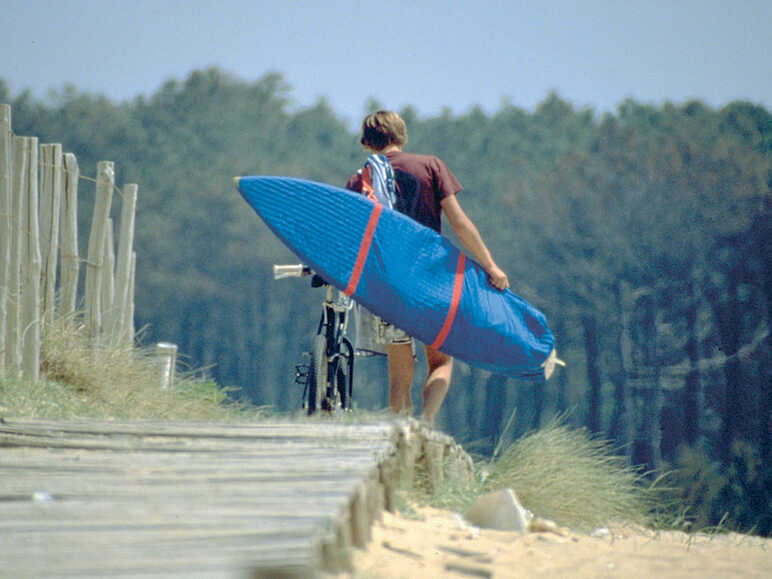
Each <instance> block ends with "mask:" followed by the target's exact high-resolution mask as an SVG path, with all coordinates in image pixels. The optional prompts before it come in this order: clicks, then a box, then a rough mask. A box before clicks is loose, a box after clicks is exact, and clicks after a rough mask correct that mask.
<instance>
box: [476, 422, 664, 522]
mask: <svg viewBox="0 0 772 579" xmlns="http://www.w3.org/2000/svg"><path fill="white" fill-rule="evenodd" d="M486 469H487V471H488V472H489V475H488V476H487V478H486V479H485V482H484V485H483V486H484V489H485V490H486V491H491V490H497V489H502V488H512V489H514V490H515V492H516V493H517V495H518V497H519V498H520V501H521V502H522V503H523V505H524V506H525V507H526V508H527V509H529V510H531V511H532V512H534V513H535V514H537V515H539V516H541V517H546V518H548V519H552V520H554V521H555V522H556V523H558V524H560V525H564V526H568V527H570V528H572V529H575V530H578V531H585V532H587V531H591V530H592V529H594V528H597V527H600V526H605V525H609V524H615V523H616V524H640V525H645V524H649V523H650V522H651V519H650V513H651V511H652V507H653V506H654V494H653V491H652V489H651V486H650V484H648V482H647V481H646V480H645V478H644V477H643V476H642V475H641V473H640V472H639V471H638V470H637V469H634V468H631V467H629V466H628V465H627V464H626V463H625V461H624V459H623V457H621V456H619V455H618V454H616V453H615V452H614V449H613V448H612V447H611V446H610V444H609V443H608V442H605V441H602V440H599V439H597V438H594V437H592V436H590V435H589V433H588V432H587V431H586V430H584V429H575V428H570V427H568V426H566V425H564V424H561V423H560V422H559V421H556V422H553V423H551V424H549V425H547V426H545V427H544V428H542V429H540V430H538V431H535V432H532V433H531V434H528V435H526V436H524V437H523V438H520V439H519V440H516V441H515V442H513V443H512V444H511V445H510V446H509V447H508V448H507V449H506V450H504V451H503V452H502V453H501V455H500V456H499V457H498V458H497V459H496V460H494V461H493V462H491V463H490V464H488V465H487V466H486Z"/></svg>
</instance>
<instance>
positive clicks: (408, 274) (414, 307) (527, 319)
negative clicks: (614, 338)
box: [234, 176, 555, 381]
mask: <svg viewBox="0 0 772 579" xmlns="http://www.w3.org/2000/svg"><path fill="white" fill-rule="evenodd" d="M234 183H235V185H236V188H237V189H238V191H239V193H241V195H242V196H243V198H244V199H245V200H246V201H247V203H249V205H250V206H251V207H252V208H253V209H254V210H255V211H256V212H257V214H258V215H259V216H260V217H261V218H262V219H263V221H265V223H266V224H267V225H268V227H269V228H270V229H271V230H272V231H273V232H274V233H275V234H276V235H277V236H278V237H279V239H281V241H282V242H283V243H284V244H285V245H287V247H288V248H289V249H290V250H292V251H293V252H294V253H295V254H296V255H297V256H298V257H299V258H300V259H301V260H302V261H303V263H305V264H306V265H308V266H309V267H311V268H312V269H313V270H314V271H316V273H318V274H319V275H320V276H322V278H323V279H325V281H327V282H328V283H330V284H332V285H333V286H335V287H337V288H338V289H339V290H341V291H343V292H344V293H346V295H349V296H351V297H353V298H354V299H355V300H356V301H357V302H359V303H360V304H362V305H363V306H365V307H366V308H367V309H369V310H370V311H372V312H373V313H375V314H377V315H379V316H380V317H381V318H383V319H384V320H386V321H388V322H390V323H392V324H394V325H395V326H397V327H398V328H401V329H402V330H404V331H405V332H407V333H408V334H410V335H411V336H413V337H415V338H417V339H418V340H420V341H422V342H424V343H425V344H429V345H431V346H433V347H435V348H437V349H439V350H440V351H442V352H445V353H447V354H449V355H451V356H453V357H455V358H458V359H460V360H463V361H465V362H467V363H468V364H470V365H472V366H477V367H479V368H483V369H485V370H489V371H490V372H493V373H496V374H501V375H504V376H510V377H512V378H518V379H524V380H532V381H541V380H544V364H545V362H546V360H547V358H548V356H549V355H550V352H552V350H553V348H554V345H555V340H554V337H553V335H552V333H551V332H550V330H549V327H548V326H547V321H546V319H545V316H544V315H543V314H542V313H541V312H540V311H539V310H537V309H536V308H534V307H533V306H532V305H531V304H529V303H528V302H526V301H525V300H524V299H522V298H520V297H518V296H517V295H515V294H514V293H512V292H511V291H509V290H506V291H500V290H498V289H496V288H494V287H492V286H491V285H490V284H489V283H488V281H487V275H486V273H485V271H484V270H483V268H482V267H481V266H480V265H479V264H477V263H476V262H475V261H474V260H472V259H471V258H468V257H467V256H466V255H465V254H464V253H463V252H461V251H459V249H458V248H456V246H454V245H453V244H452V243H451V242H450V241H449V240H448V239H446V238H445V237H443V236H442V235H440V234H438V233H437V232H436V231H434V230H432V229H430V228H428V227H424V226H423V225H421V224H420V223H418V222H417V221H415V220H413V219H411V218H409V217H407V216H405V215H403V214H401V213H399V212H397V211H394V210H391V209H389V208H387V207H384V206H383V205H380V204H377V203H374V202H373V201H370V200H369V199H367V198H366V197H364V196H363V195H360V194H358V193H355V192H352V191H348V190H346V189H342V188H339V187H335V186H332V185H328V184H325V183H317V182H314V181H308V180H305V179H297V178H290V177H273V176H254V177H237V178H235V179H234Z"/></svg>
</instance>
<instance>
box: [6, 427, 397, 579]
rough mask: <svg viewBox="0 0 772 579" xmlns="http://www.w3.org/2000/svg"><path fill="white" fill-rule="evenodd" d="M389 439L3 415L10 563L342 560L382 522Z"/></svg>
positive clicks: (116, 566) (168, 566)
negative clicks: (372, 488) (369, 503)
mask: <svg viewBox="0 0 772 579" xmlns="http://www.w3.org/2000/svg"><path fill="white" fill-rule="evenodd" d="M392 439H393V425H392V424H389V423H380V424H365V425H361V426H360V425H347V424H334V423H329V422H328V423H322V422H319V423H314V422H313V421H308V422H304V423H300V424H298V423H289V422H287V423H282V422H275V423H266V424H249V425H245V424H206V423H201V424H190V423H177V424H175V423H152V422H148V423H141V422H140V423H111V422H67V423H59V422H55V421H29V420H28V421H13V420H9V421H8V422H7V423H5V424H0V448H1V449H2V451H1V452H0V471H2V472H3V474H4V476H2V477H0V535H2V536H3V538H4V541H3V546H4V548H3V550H2V551H0V568H3V569H11V570H18V571H19V572H20V574H22V575H24V574H27V575H32V576H36V575H38V574H47V573H50V571H51V570H52V569H55V570H56V574H57V575H61V576H79V577H88V576H104V575H108V574H115V573H121V574H130V575H137V576H164V577H166V576H175V575H180V576H183V575H185V574H186V573H193V574H195V575H196V576H204V575H200V574H199V572H200V571H201V570H205V571H206V572H207V573H211V574H212V575H213V576H233V574H234V573H237V572H240V571H244V570H246V569H251V570H252V572H254V573H257V574H256V575H255V576H260V575H259V573H260V572H268V571H266V570H272V571H270V573H273V572H277V571H276V570H277V569H279V570H280V569H284V570H287V569H289V570H290V571H291V572H292V573H296V574H297V573H300V575H298V576H311V575H313V574H314V573H315V570H318V569H320V568H325V569H328V570H335V569H338V570H341V569H345V568H348V567H349V566H350V554H349V553H348V550H349V547H350V545H351V541H352V539H351V537H352V536H356V537H357V541H358V543H359V544H361V543H362V541H363V540H364V539H363V538H364V537H366V536H367V534H368V533H369V530H368V529H369V525H370V524H371V523H372V520H371V519H368V516H369V513H368V511H367V509H366V508H365V505H364V503H363V502H361V497H362V496H364V495H365V494H366V493H365V492H364V491H363V489H364V488H365V485H364V483H363V481H368V480H371V479H373V477H374V476H375V477H377V471H378V464H379V461H380V460H381V457H383V456H386V455H387V454H388V452H389V451H391V452H394V451H395V446H394V444H393V442H392ZM352 504H356V506H355V507H354V508H355V510H356V511H357V514H356V516H355V517H353V520H354V521H355V523H356V525H357V531H356V533H353V532H352V531H351V528H350V525H351V524H352V517H351V516H350V514H349V512H348V509H349V508H351V505H352ZM341 521H345V522H346V525H348V526H341V524H340V522H341ZM72 553H77V554H78V556H77V557H73V556H72V555H71V554H72ZM192 570H195V571H192ZM260 570H262V571H260ZM270 573H269V575H270Z"/></svg>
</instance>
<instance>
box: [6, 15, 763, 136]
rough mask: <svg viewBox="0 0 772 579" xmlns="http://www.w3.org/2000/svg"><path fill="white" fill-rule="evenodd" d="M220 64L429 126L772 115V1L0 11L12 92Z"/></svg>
mask: <svg viewBox="0 0 772 579" xmlns="http://www.w3.org/2000/svg"><path fill="white" fill-rule="evenodd" d="M211 65H217V66H219V67H221V68H222V69H224V70H226V71H227V72H230V73H232V74H234V75H236V76H237V77H239V78H242V79H244V80H248V81H254V80H256V79H258V78H260V77H261V76H262V75H264V74H265V73H267V72H280V73H282V74H283V75H284V78H285V80H286V81H287V83H288V84H289V85H290V86H291V88H292V92H291V93H290V96H291V98H292V100H293V101H294V103H295V105H297V106H301V107H303V106H309V105H311V104H313V103H314V102H315V101H316V100H317V99H318V98H320V97H326V98H327V99H328V101H329V103H330V105H331V106H332V107H333V109H334V110H335V111H336V112H337V113H338V114H339V115H341V116H343V117H345V118H347V119H353V120H355V121H357V122H358V120H359V117H360V116H361V115H362V113H363V112H364V106H365V102H366V101H367V99H368V98H369V97H374V98H376V99H378V101H380V102H381V103H382V104H384V105H385V106H387V107H390V108H401V107H402V106H404V105H408V104H409V105H412V106H414V107H415V108H416V109H417V110H418V113H419V114H420V115H422V116H426V115H436V114H438V113H439V112H440V111H441V110H442V108H443V107H448V108H450V110H451V111H452V112H453V113H464V112H466V111H467V110H468V109H469V108H470V107H471V106H473V105H475V104H479V105H481V106H482V107H483V109H484V110H485V111H486V112H489V113H490V112H494V111H495V110H497V109H498V108H499V107H500V105H501V104H502V102H503V101H504V100H508V101H509V102H511V103H512V104H514V105H516V106H520V107H524V108H526V109H530V108H532V107H533V106H534V105H535V104H536V103H538V102H539V101H541V100H542V99H543V98H544V97H545V96H546V94H547V93H548V92H549V91H550V90H556V91H557V92H558V93H559V94H560V95H561V96H562V97H563V98H565V99H568V100H570V101H571V102H573V103H574V104H575V105H577V106H591V107H593V108H595V109H596V110H613V109H614V108H615V107H616V106H617V105H618V104H619V103H620V102H621V101H622V100H623V99H625V98H626V97H633V98H635V99H636V100H639V101H642V102H651V103H657V104H659V103H661V102H663V101H665V100H670V101H675V102H683V101H684V100H687V99H689V98H693V97H697V98H700V99H702V100H703V101H705V102H707V103H708V104H709V105H712V106H720V105H723V104H725V103H727V102H729V101H731V100H735V99H747V100H751V101H753V102H756V103H759V104H762V105H764V106H766V107H767V108H768V109H772V0H668V1H660V0H638V1H636V0H629V1H602V0H576V1H570V0H542V1H537V0H530V1H520V0H511V1H505V0H471V1H453V0H424V1H421V0H414V1H410V0H390V1H384V0H380V1H378V0H376V1H374V2H373V1H361V2H360V1H357V0H318V1H311V0H216V1H209V0H188V1H184V0H0V77H2V78H4V79H5V80H6V82H8V83H9V85H10V88H11V92H12V94H17V93H18V92H20V91H21V90H22V89H27V88H29V89H31V90H32V91H33V93H34V94H35V95H37V96H45V95H46V92H47V90H48V89H52V88H53V89H57V90H60V89H62V88H63V87H64V85H65V83H72V84H74V85H75V86H76V87H77V88H78V89H80V90H82V91H87V92H90V93H101V94H106V95H107V96H108V97H110V98H111V99H113V100H116V101H117V100H125V99H131V98H133V97H135V96H137V95H139V94H145V95H148V94H151V93H152V92H154V91H155V90H157V89H158V88H159V87H160V86H161V84H162V83H163V82H164V81H165V80H167V79H169V78H175V79H184V78H185V77H186V76H187V74H188V73H189V72H190V71H191V70H193V69H197V68H204V67H208V66H211Z"/></svg>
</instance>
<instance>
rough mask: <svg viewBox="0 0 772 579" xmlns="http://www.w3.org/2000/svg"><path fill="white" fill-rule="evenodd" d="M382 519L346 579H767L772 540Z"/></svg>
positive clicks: (441, 514) (426, 513) (429, 516)
mask: <svg viewBox="0 0 772 579" xmlns="http://www.w3.org/2000/svg"><path fill="white" fill-rule="evenodd" d="M418 517H419V518H420V519H421V520H418V519H413V518H407V517H405V516H402V515H399V514H390V513H384V514H383V519H382V521H380V522H377V523H376V524H375V525H374V527H373V537H372V540H371V542H370V543H369V545H368V548H367V550H366V551H360V550H357V551H356V553H355V554H354V565H355V571H354V573H352V574H348V575H344V577H346V576H347V577H352V578H356V579H367V578H373V579H375V578H384V579H385V578H405V579H416V578H420V579H429V578H434V577H449V578H453V577H497V578H504V577H513V578H514V577H517V578H521V577H522V578H531V577H556V578H560V577H579V578H590V577H592V578H596V577H625V578H627V577H645V578H651V579H653V578H655V577H656V578H659V577H675V578H680V577H700V578H714V577H715V578H722V579H723V578H726V577H744V578H745V577H759V578H761V577H764V578H770V577H772V539H762V538H759V537H749V536H745V535H737V534H727V535H718V536H713V537H709V536H690V535H686V534H684V533H678V532H664V533H654V532H649V531H645V530H626V531H623V530H616V531H615V532H614V533H610V534H608V535H606V536H602V537H590V536H586V535H578V534H574V533H569V532H565V534H564V535H563V536H561V535H558V534H555V533H531V534H529V535H518V534H515V533H509V532H502V531H491V530H485V529H483V530H477V529H469V528H464V527H463V526H461V525H460V524H459V521H458V520H457V518H456V517H455V515H454V514H453V513H449V512H446V511H441V510H437V509H432V508H421V509H419V510H418Z"/></svg>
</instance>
